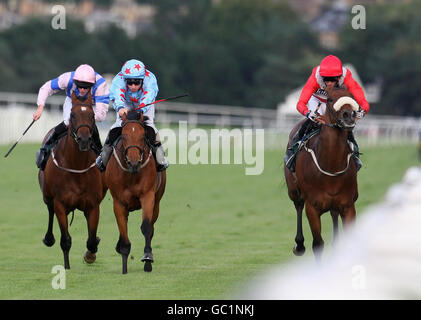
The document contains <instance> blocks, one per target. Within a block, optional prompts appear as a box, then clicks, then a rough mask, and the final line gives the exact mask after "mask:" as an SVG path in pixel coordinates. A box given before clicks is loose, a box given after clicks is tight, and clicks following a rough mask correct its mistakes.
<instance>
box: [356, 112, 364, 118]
mask: <svg viewBox="0 0 421 320" xmlns="http://www.w3.org/2000/svg"><path fill="white" fill-rule="evenodd" d="M355 113H356V115H355V116H356V117H357V119H361V118H363V117H364V116H365V111H364V110H359V111H356V112H355Z"/></svg>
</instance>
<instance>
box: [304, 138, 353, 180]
mask: <svg viewBox="0 0 421 320" xmlns="http://www.w3.org/2000/svg"><path fill="white" fill-rule="evenodd" d="M304 150H305V151H307V152H308V153H310V154H311V157H312V158H313V161H314V164H315V165H316V167H317V169H319V171H320V172H321V173H323V174H325V175H327V176H330V177H336V176H339V175H340V174H342V173H344V172H346V171H347V170H348V168H349V160H350V159H351V156H352V152H351V153H348V156H347V160H346V161H347V164H346V168H345V169H344V170H341V171H338V172H335V173H330V172H327V171H325V170H323V169H322V168H321V167H320V165H319V162H318V161H317V157H316V153H315V152H314V150H313V149H310V148H308V147H307V143H305V144H304Z"/></svg>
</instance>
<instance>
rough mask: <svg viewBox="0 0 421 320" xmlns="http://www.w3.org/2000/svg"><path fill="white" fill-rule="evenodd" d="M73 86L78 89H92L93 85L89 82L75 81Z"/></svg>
mask: <svg viewBox="0 0 421 320" xmlns="http://www.w3.org/2000/svg"><path fill="white" fill-rule="evenodd" d="M75 85H76V87H78V88H79V89H90V88H92V86H93V85H94V84H93V83H90V82H83V81H78V80H75Z"/></svg>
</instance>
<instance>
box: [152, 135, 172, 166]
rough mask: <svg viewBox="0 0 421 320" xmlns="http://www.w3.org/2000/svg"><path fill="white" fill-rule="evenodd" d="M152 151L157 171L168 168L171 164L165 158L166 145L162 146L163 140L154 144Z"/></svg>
mask: <svg viewBox="0 0 421 320" xmlns="http://www.w3.org/2000/svg"><path fill="white" fill-rule="evenodd" d="M152 153H153V155H154V157H155V162H156V171H157V172H161V171H164V170H167V168H168V167H169V166H170V164H169V163H168V161H167V159H166V158H165V152H164V147H163V146H162V144H161V142H158V143H156V144H155V145H154V147H153V148H152Z"/></svg>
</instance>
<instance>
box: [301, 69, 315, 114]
mask: <svg viewBox="0 0 421 320" xmlns="http://www.w3.org/2000/svg"><path fill="white" fill-rule="evenodd" d="M316 69H317V67H316V68H314V69H313V72H312V73H311V75H310V77H309V78H308V79H307V82H306V84H305V85H304V88H303V90H302V91H301V95H300V98H299V99H298V103H297V110H298V112H299V113H301V114H302V115H303V116H305V115H306V113H307V112H308V107H307V103H308V101H309V100H310V98H311V95H312V94H313V93H315V92H316V91H317V89H319V87H320V86H319V84H318V83H317V80H316Z"/></svg>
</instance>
